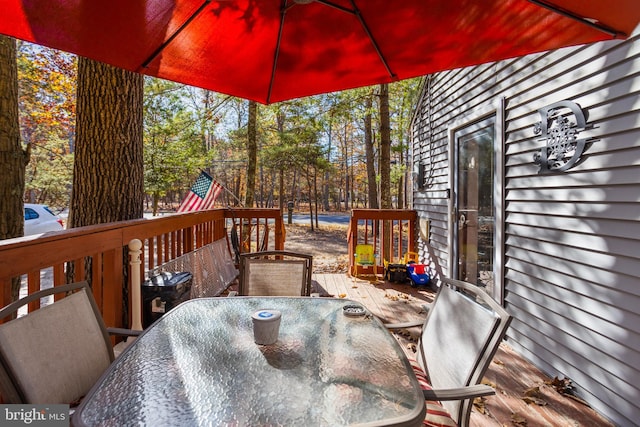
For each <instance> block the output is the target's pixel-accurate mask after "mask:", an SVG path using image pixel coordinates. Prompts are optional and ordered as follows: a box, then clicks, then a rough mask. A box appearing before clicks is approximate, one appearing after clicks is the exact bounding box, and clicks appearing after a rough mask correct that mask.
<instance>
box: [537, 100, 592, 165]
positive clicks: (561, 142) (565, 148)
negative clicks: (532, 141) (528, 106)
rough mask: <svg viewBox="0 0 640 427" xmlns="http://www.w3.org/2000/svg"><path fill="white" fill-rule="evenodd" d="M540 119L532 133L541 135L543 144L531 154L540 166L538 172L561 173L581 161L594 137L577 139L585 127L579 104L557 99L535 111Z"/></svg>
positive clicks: (583, 115)
mask: <svg viewBox="0 0 640 427" xmlns="http://www.w3.org/2000/svg"><path fill="white" fill-rule="evenodd" d="M538 113H540V118H541V121H539V122H538V123H536V124H535V125H534V127H533V133H535V134H536V135H541V136H542V138H540V140H541V141H546V142H547V145H546V147H544V148H542V149H541V150H540V151H539V152H538V153H535V154H534V155H533V162H534V163H535V164H537V165H540V170H539V171H538V173H541V174H543V173H550V172H564V171H566V170H568V169H570V168H572V167H573V166H575V164H576V163H577V162H578V161H579V160H580V156H582V153H583V152H584V150H585V148H586V145H587V143H589V142H593V139H589V138H580V139H578V133H579V132H581V131H583V130H586V129H587V119H586V117H585V113H584V112H583V111H582V109H581V108H580V106H579V105H578V104H576V103H575V102H571V101H560V102H556V103H555V104H551V105H548V106H546V107H544V108H541V109H540V110H538Z"/></svg>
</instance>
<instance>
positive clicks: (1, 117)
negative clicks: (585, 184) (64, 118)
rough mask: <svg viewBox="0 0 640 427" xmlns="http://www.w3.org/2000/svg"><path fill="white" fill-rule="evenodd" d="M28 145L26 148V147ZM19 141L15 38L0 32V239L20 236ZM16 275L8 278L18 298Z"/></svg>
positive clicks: (22, 162)
mask: <svg viewBox="0 0 640 427" xmlns="http://www.w3.org/2000/svg"><path fill="white" fill-rule="evenodd" d="M28 148H29V147H28ZM28 148H27V150H24V149H23V148H22V144H21V142H20V122H19V116H18V65H17V63H16V41H15V39H13V38H11V37H5V36H2V35H0V170H2V173H0V199H1V200H2V202H0V240H2V239H10V238H12V237H20V236H22V235H24V204H23V199H22V198H23V195H24V173H25V166H26V165H27V163H28V162H29V149H28ZM19 293H20V277H14V278H13V279H12V281H11V300H12V301H15V300H17V299H18V296H19Z"/></svg>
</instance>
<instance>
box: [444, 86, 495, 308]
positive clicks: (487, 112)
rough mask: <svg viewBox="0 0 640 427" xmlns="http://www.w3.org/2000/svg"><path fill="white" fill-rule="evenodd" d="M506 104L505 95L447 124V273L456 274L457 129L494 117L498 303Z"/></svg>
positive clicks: (451, 275) (449, 274)
mask: <svg viewBox="0 0 640 427" xmlns="http://www.w3.org/2000/svg"><path fill="white" fill-rule="evenodd" d="M504 106H505V98H503V97H502V98H499V99H497V100H495V101H494V102H493V103H491V104H489V105H486V106H484V107H481V108H476V109H474V110H473V112H472V114H471V115H467V116H465V117H464V118H461V119H459V120H456V121H454V122H452V123H451V124H450V125H449V126H448V129H449V131H448V146H449V160H448V162H449V201H448V211H449V215H448V221H447V222H448V223H447V228H448V241H449V250H448V264H449V265H448V276H449V277H453V273H454V262H455V260H454V259H453V248H454V245H455V243H456V242H455V241H454V238H455V230H454V227H455V226H456V225H457V219H456V213H455V209H454V208H455V201H456V198H457V194H454V191H455V188H454V183H455V180H456V178H455V174H456V170H455V158H456V156H457V154H456V148H457V147H456V139H455V134H456V132H458V131H460V130H463V129H464V128H466V127H468V126H471V125H473V124H474V123H477V122H481V121H483V120H487V119H490V118H494V119H495V124H494V126H495V141H494V152H495V167H494V177H493V178H494V189H493V199H494V201H495V203H496V207H495V229H494V232H495V237H494V238H495V245H494V254H493V259H494V265H493V274H494V280H495V289H494V294H493V295H491V296H492V297H493V298H494V299H495V300H496V301H498V303H500V304H503V303H504V223H505V200H504V193H505V191H504V186H505V176H504V151H505V150H504V146H505V135H504Z"/></svg>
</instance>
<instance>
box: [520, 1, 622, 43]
mask: <svg viewBox="0 0 640 427" xmlns="http://www.w3.org/2000/svg"><path fill="white" fill-rule="evenodd" d="M528 1H529V3H533V4H535V5H537V6H540V7H543V8H545V9H548V10H550V11H552V12H555V13H557V14H559V15H562V16H566V17H567V18H571V19H574V20H576V21H578V22H582V23H583V24H585V25H588V26H590V27H592V28H595V29H596V30H599V31H602V32H603V33H605V34H609V35H610V36H611V37H613V38H614V39H615V38H618V37H622V38H625V37H627V34H626V33H624V32H622V31H618V30H616V29H613V28H610V27H607V26H606V25H602V24H596V23H595V22H592V21H590V20H589V19H586V18H583V17H582V16H579V15H576V14H575V13H573V12H570V11H568V10H565V9H561V8H559V7H558V6H555V5H553V4H549V3H546V2H544V1H540V0H528Z"/></svg>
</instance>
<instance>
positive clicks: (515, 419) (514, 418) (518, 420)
mask: <svg viewBox="0 0 640 427" xmlns="http://www.w3.org/2000/svg"><path fill="white" fill-rule="evenodd" d="M511 422H512V423H514V424H515V425H517V426H526V425H527V419H526V418H524V417H523V416H521V415H519V414H511Z"/></svg>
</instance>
